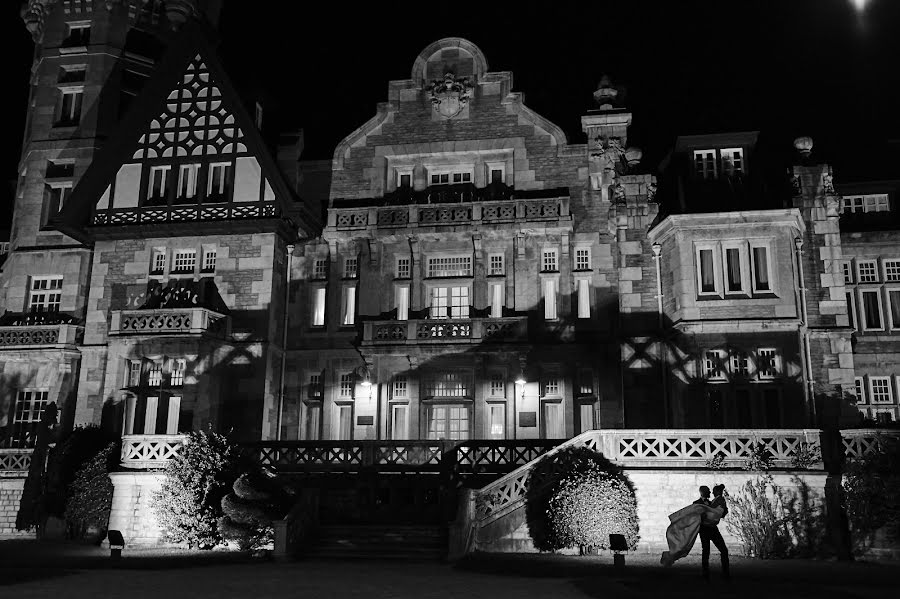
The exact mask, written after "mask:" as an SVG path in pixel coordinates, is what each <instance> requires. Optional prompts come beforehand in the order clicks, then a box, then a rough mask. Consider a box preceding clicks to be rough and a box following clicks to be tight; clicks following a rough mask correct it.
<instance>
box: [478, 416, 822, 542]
mask: <svg viewBox="0 0 900 599" xmlns="http://www.w3.org/2000/svg"><path fill="white" fill-rule="evenodd" d="M757 444H762V445H764V446H765V448H766V449H768V450H769V453H770V454H771V455H772V459H773V466H774V467H775V468H791V467H792V462H793V459H794V456H795V455H797V453H798V451H799V450H800V449H801V447H803V444H806V445H807V447H809V448H813V447H815V448H820V441H819V431H818V430H815V429H801V430H603V431H596V430H595V431H588V432H586V433H582V434H581V435H578V436H577V437H574V438H572V439H569V440H568V441H566V442H565V443H563V444H561V445H558V446H557V447H555V448H553V449H551V450H550V451H548V452H547V453H545V454H544V455H542V456H540V457H538V458H535V459H534V460H532V461H530V462H528V463H527V464H525V465H524V466H522V467H520V468H518V469H517V470H514V471H512V472H510V473H509V474H507V475H506V476H502V477H500V478H498V479H497V480H495V481H494V482H492V483H491V484H489V485H487V486H485V487H483V488H482V489H480V490H478V491H477V492H476V493H475V496H474V501H475V521H476V523H478V524H479V525H484V524H487V523H489V522H491V521H493V520H496V519H498V518H500V517H502V516H503V515H504V514H506V513H508V512H510V511H512V510H514V509H516V508H517V507H518V506H519V505H521V503H522V502H523V501H524V500H525V497H526V494H527V492H528V487H529V485H538V486H541V485H542V484H543V483H544V482H545V481H546V480H549V479H551V478H552V477H553V476H554V474H555V473H556V472H555V469H557V466H556V464H555V462H554V460H553V459H552V456H554V455H555V454H558V453H559V452H562V451H565V450H566V449H569V448H575V447H587V448H589V449H592V450H594V451H596V452H598V453H601V454H603V455H604V457H606V458H607V459H609V460H611V461H613V462H615V463H616V464H618V465H620V466H624V467H669V468H672V467H674V468H691V467H694V468H704V467H706V466H707V461H708V460H710V459H711V458H715V457H716V456H721V460H722V462H721V467H725V468H728V467H735V466H740V465H743V464H744V463H745V462H746V460H747V459H748V458H749V457H750V456H751V454H752V452H753V449H754V448H755V447H756V445H757ZM542 460H547V461H546V462H545V464H547V468H546V469H545V470H541V471H540V472H538V471H536V470H535V466H536V465H537V464H538V462H540V461H542ZM812 467H814V468H822V464H821V462H818V463H816V464H813V465H812Z"/></svg>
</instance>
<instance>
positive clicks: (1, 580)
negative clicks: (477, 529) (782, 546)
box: [0, 541, 900, 599]
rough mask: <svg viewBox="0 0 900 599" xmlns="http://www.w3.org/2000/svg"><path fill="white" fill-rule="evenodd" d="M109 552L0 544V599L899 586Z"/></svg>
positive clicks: (802, 568) (578, 565)
mask: <svg viewBox="0 0 900 599" xmlns="http://www.w3.org/2000/svg"><path fill="white" fill-rule="evenodd" d="M108 555H109V552H108V551H104V550H101V549H100V548H98V547H86V546H79V545H67V544H53V545H48V544H42V543H37V542H35V541H0V597H3V598H5V597H10V598H12V597H15V598H16V599H31V598H41V599H47V598H53V597H60V598H62V597H65V598H66V599H79V598H82V597H84V598H90V599H97V598H98V597H103V598H106V597H110V598H116V597H123V598H126V599H143V598H148V599H150V598H152V599H159V598H160V597H165V598H167V599H181V598H185V599H197V597H215V598H216V599H231V598H236V599H238V598H239V599H247V598H250V599H263V598H267V597H277V598H293V597H298V598H300V597H302V598H304V599H316V598H319V597H321V598H323V599H343V598H348V599H353V598H357V597H358V598H361V599H362V598H365V599H405V598H407V597H408V598H411V599H412V598H415V599H433V598H457V597H458V598H461V599H462V598H465V599H481V598H485V599H488V598H489V599H498V598H500V597H517V598H530V597H541V598H548V599H551V598H552V599H569V598H584V597H603V598H605V599H618V598H634V597H667V598H682V597H701V596H702V597H706V598H707V599H708V598H710V597H748V598H750V597H752V598H753V599H768V598H779V597H785V598H790V599H803V598H806V597H809V598H816V599H831V598H835V599H837V598H842V599H853V598H873V597H894V596H895V593H896V590H897V588H898V585H900V564H898V563H896V562H893V563H891V562H851V563H845V562H836V561H826V560H822V561H817V560H784V561H763V560H751V559H746V558H741V557H735V558H734V559H733V560H732V564H733V565H732V571H733V578H732V581H731V582H730V583H729V582H726V581H724V580H722V579H721V577H720V576H719V572H718V568H714V569H713V576H712V579H711V580H710V582H708V583H707V582H704V581H703V580H702V579H701V577H700V564H699V555H696V556H689V557H688V558H686V559H685V560H682V561H679V562H678V563H677V564H676V565H675V566H674V567H673V568H671V569H663V568H662V567H660V566H659V563H658V561H657V558H655V557H653V556H648V555H629V556H628V557H627V559H626V562H627V563H626V569H625V570H624V571H616V570H615V569H614V568H613V567H612V564H611V558H609V557H571V556H559V555H477V556H473V557H470V558H467V559H466V560H464V561H462V562H460V563H457V564H455V565H450V564H441V563H431V562H418V563H409V562H402V563H399V562H393V561H340V560H317V559H306V560H302V561H297V562H289V563H274V562H269V561H262V560H254V559H252V558H249V557H247V556H246V555H244V554H235V553H228V552H223V551H213V552H187V551H183V550H152V551H149V550H144V551H137V550H131V551H129V550H128V549H127V548H126V550H125V552H124V554H123V558H122V560H121V561H120V562H118V563H112V562H110V560H109V558H108ZM715 557H716V556H715V554H714V558H715ZM715 565H716V566H717V565H718V564H717V563H716V564H715Z"/></svg>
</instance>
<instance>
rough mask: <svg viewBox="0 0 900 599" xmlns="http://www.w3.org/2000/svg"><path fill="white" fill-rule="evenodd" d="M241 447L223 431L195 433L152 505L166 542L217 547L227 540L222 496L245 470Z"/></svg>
mask: <svg viewBox="0 0 900 599" xmlns="http://www.w3.org/2000/svg"><path fill="white" fill-rule="evenodd" d="M242 462H243V460H242V459H241V455H240V451H239V449H238V447H237V445H235V444H234V443H232V442H231V441H230V440H229V439H228V438H227V437H225V436H224V435H220V434H218V433H215V432H213V431H212V430H210V431H209V432H204V431H195V432H193V433H191V434H190V435H189V437H188V442H187V443H186V444H185V445H184V446H183V447H182V449H181V453H180V454H179V455H178V456H177V457H176V458H174V459H173V460H172V461H170V462H169V465H168V466H167V467H166V471H165V477H164V479H163V483H162V487H161V488H160V489H159V491H157V492H156V493H154V495H153V498H152V501H151V508H152V510H153V512H154V514H155V516H156V519H157V522H158V523H159V525H160V528H161V529H162V536H163V540H165V541H168V542H172V543H186V544H187V546H188V547H189V548H194V547H197V548H199V549H212V548H213V547H215V546H216V545H219V544H221V543H222V540H223V539H222V535H221V534H220V533H219V528H218V520H219V518H220V517H222V498H223V497H224V496H225V495H226V494H227V493H228V492H229V490H230V489H231V486H232V484H233V483H234V481H235V479H236V478H237V477H238V475H239V474H240V472H241V470H242V469H243V464H242Z"/></svg>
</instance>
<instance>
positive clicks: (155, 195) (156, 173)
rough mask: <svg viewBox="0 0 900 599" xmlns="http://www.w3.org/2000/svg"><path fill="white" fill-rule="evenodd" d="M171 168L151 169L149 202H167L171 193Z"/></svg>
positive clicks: (148, 190)
mask: <svg viewBox="0 0 900 599" xmlns="http://www.w3.org/2000/svg"><path fill="white" fill-rule="evenodd" d="M171 170H172V167H170V166H152V167H150V182H149V184H148V186H147V199H148V200H165V198H166V196H167V195H168V191H169V187H168V184H169V171H171Z"/></svg>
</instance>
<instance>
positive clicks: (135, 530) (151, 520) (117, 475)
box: [109, 472, 165, 548]
mask: <svg viewBox="0 0 900 599" xmlns="http://www.w3.org/2000/svg"><path fill="white" fill-rule="evenodd" d="M164 476H165V475H164V474H163V473H162V472H111V473H110V474H109V479H110V481H112V484H113V498H112V508H111V509H110V512H109V530H118V531H120V532H121V533H122V536H123V537H125V547H126V548H128V547H133V546H135V545H138V546H140V545H158V544H161V543H162V531H161V530H160V529H159V524H158V523H157V521H156V517H155V516H154V515H153V510H152V509H151V507H150V505H151V501H152V496H153V493H154V492H155V491H158V490H159V488H160V487H161V486H162V482H163V477H164Z"/></svg>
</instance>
